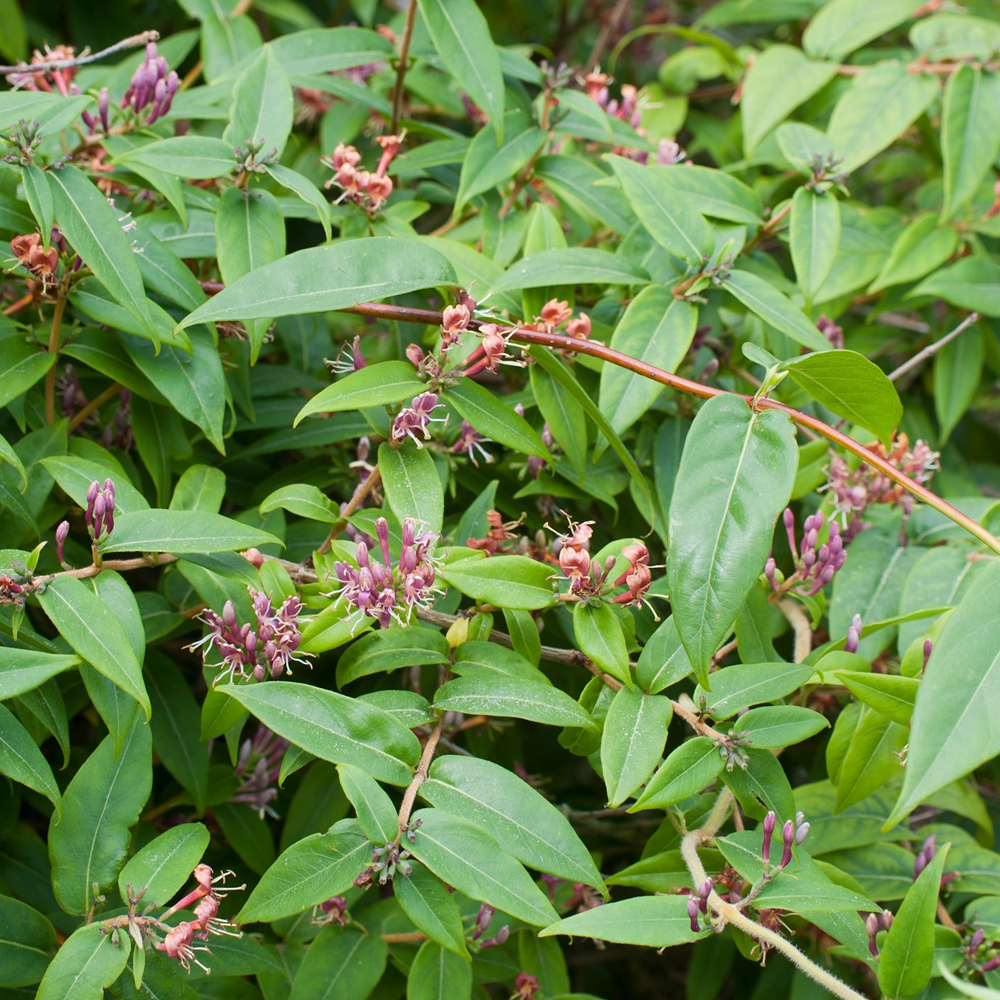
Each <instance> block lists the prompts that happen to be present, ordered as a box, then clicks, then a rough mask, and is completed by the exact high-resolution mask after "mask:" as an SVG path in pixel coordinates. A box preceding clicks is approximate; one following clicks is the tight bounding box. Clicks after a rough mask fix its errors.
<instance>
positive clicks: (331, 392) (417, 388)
mask: <svg viewBox="0 0 1000 1000" xmlns="http://www.w3.org/2000/svg"><path fill="white" fill-rule="evenodd" d="M425 388H426V386H425V385H424V383H423V382H421V381H420V379H418V378H417V373H416V370H415V369H414V367H413V365H411V364H410V363H409V362H408V361H382V362H380V363H379V364H377V365H366V366H365V367H364V368H359V369H358V370H357V371H353V372H350V373H349V374H348V375H346V376H344V378H342V379H340V380H338V381H337V382H334V383H333V385H330V386H327V387H326V388H325V389H323V390H321V391H320V392H318V393H316V395H315V396H313V398H312V399H310V400H309V402H308V403H306V405H305V406H303V407H302V409H301V410H299V412H298V414H297V415H296V417H295V424H294V426H296V427H297V426H298V425H299V423H300V421H301V420H302V419H303V418H304V417H308V416H309V415H310V414H312V413H336V412H338V411H340V410H359V409H361V408H362V407H366V406H381V405H382V404H387V403H399V402H401V401H402V400H404V399H408V398H409V397H411V396H418V395H420V393H421V392H423V391H424V389H425Z"/></svg>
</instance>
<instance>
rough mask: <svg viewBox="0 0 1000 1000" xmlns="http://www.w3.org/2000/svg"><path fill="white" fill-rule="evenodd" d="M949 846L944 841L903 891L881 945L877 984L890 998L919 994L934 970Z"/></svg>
mask: <svg viewBox="0 0 1000 1000" xmlns="http://www.w3.org/2000/svg"><path fill="white" fill-rule="evenodd" d="M949 846H950V845H948V844H943V845H941V846H939V847H938V849H937V852H936V853H935V855H934V857H933V858H932V859H931V861H930V863H929V864H928V865H927V867H926V868H925V869H924V870H923V871H922V872H921V873H920V875H919V876H918V878H917V880H916V882H914V883H913V885H912V886H911V888H910V891H909V892H908V893H907V894H906V897H905V899H904V900H903V902H902V903H901V904H900V907H899V910H898V911H897V913H896V918H895V919H894V920H893V922H892V926H891V927H890V928H889V933H888V934H887V935H886V937H885V941H884V942H883V944H882V953H881V955H880V956H879V963H878V984H879V986H880V987H881V988H882V990H883V991H884V992H885V994H886V996H890V997H912V996H916V994H918V993H920V992H921V991H922V990H923V989H924V987H925V986H926V985H927V983H928V981H929V980H930V978H931V972H932V971H933V969H934V918H935V914H936V913H937V902H938V889H939V887H940V884H941V876H942V874H943V873H944V865H945V861H946V860H947V857H948V848H949Z"/></svg>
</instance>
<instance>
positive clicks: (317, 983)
mask: <svg viewBox="0 0 1000 1000" xmlns="http://www.w3.org/2000/svg"><path fill="white" fill-rule="evenodd" d="M387 960H388V948H387V947H386V944H385V942H384V941H383V940H382V938H381V937H380V936H379V935H378V934H368V933H365V930H364V928H362V927H338V926H336V925H335V924H334V925H331V926H329V927H324V928H323V930H321V931H320V932H319V934H317V935H316V938H315V940H314V941H313V942H312V944H311V945H310V946H309V950H308V951H307V952H306V955H305V958H303V959H302V963H301V964H300V965H299V967H298V970H297V971H296V973H295V978H294V980H293V981H292V990H291V993H289V994H288V1000H327V998H332V997H338V996H343V997H351V998H352V1000H353V998H355V997H356V998H357V1000H365V998H366V997H368V996H369V995H370V994H371V992H372V990H373V989H375V986H376V985H377V983H378V981H379V979H381V977H382V973H383V972H384V971H385V965H386V961H387Z"/></svg>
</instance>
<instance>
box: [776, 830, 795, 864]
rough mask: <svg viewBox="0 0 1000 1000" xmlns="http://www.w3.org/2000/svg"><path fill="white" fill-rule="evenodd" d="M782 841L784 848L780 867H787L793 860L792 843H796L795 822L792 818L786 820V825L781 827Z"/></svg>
mask: <svg viewBox="0 0 1000 1000" xmlns="http://www.w3.org/2000/svg"><path fill="white" fill-rule="evenodd" d="M781 843H782V847H783V850H782V852H781V860H780V861H779V862H778V868H785V867H787V866H788V864H789V862H790V861H791V860H792V845H793V844H794V843H795V824H794V823H793V822H792V821H791V820H790V819H786V820H785V825H784V826H783V827H782V828H781Z"/></svg>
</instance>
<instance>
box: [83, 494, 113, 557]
mask: <svg viewBox="0 0 1000 1000" xmlns="http://www.w3.org/2000/svg"><path fill="white" fill-rule="evenodd" d="M85 520H86V522H87V530H88V531H89V532H90V537H91V538H93V540H94V542H95V544H96V543H97V542H99V541H100V540H101V536H102V535H103V536H104V537H105V538H107V537H108V535H110V534H111V532H112V531H114V528H115V484H114V482H113V481H112V480H111V479H105V480H104V484H103V486H102V485H101V483H99V482H97V481H96V480H95V481H94V482H92V483H91V484H90V488H89V489H88V490H87V511H86V515H85Z"/></svg>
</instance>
